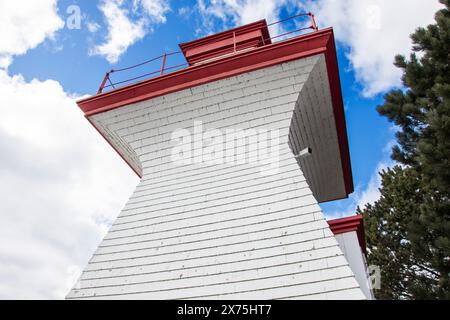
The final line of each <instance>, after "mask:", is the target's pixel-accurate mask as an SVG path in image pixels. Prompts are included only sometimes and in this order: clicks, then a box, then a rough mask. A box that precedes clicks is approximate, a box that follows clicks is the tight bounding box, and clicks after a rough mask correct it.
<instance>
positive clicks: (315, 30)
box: [308, 12, 319, 32]
mask: <svg viewBox="0 0 450 320" xmlns="http://www.w3.org/2000/svg"><path fill="white" fill-rule="evenodd" d="M308 16H309V20H311V28H312V29H313V30H314V32H317V31H319V29H318V28H317V25H316V21H315V20H314V15H313V14H312V13H311V12H308Z"/></svg>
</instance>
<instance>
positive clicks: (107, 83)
mask: <svg viewBox="0 0 450 320" xmlns="http://www.w3.org/2000/svg"><path fill="white" fill-rule="evenodd" d="M302 17H308V18H309V19H308V21H309V23H310V24H309V25H306V26H305V27H301V28H296V29H294V30H291V31H287V32H283V33H281V34H278V35H276V36H273V37H270V38H267V39H264V38H263V37H262V36H261V40H260V41H261V43H262V44H263V45H264V44H265V43H266V42H267V41H268V40H270V41H273V40H277V39H278V40H277V41H282V40H286V39H288V38H290V37H288V36H289V35H291V34H294V33H301V32H303V31H307V30H312V32H317V31H318V28H317V25H316V22H315V19H314V14H312V13H311V12H308V13H300V14H297V15H294V16H291V17H288V18H286V19H283V20H279V21H276V22H272V23H269V24H268V25H267V26H268V27H272V26H275V25H280V24H282V23H286V22H287V21H291V20H294V19H298V18H302ZM280 38H281V39H280ZM233 47H234V52H236V34H235V33H234V32H233ZM177 55H178V56H180V58H184V56H183V53H182V52H181V51H175V52H169V53H164V54H162V55H160V56H158V57H155V58H152V59H149V60H146V61H144V62H141V63H138V64H135V65H132V66H129V67H125V68H121V69H112V70H110V71H108V72H106V74H105V76H104V78H103V81H102V83H101V85H100V88H99V89H98V92H97V94H99V93H102V92H103V91H104V90H105V89H116V87H117V86H119V85H124V84H126V83H130V82H133V81H137V80H141V79H144V78H147V79H148V78H151V77H154V76H159V75H163V74H166V73H168V72H169V73H170V72H173V71H176V70H179V69H182V68H186V67H188V66H189V65H188V63H186V62H184V63H180V64H176V65H173V66H170V67H166V62H167V58H168V57H172V56H177ZM159 60H160V61H161V67H160V68H158V69H157V70H155V71H151V72H147V73H144V74H139V75H136V76H132V77H130V78H127V79H125V80H120V81H116V82H113V81H112V80H111V75H112V74H113V73H118V72H125V71H129V70H132V69H135V68H138V67H141V66H143V65H146V64H149V63H151V62H157V61H159Z"/></svg>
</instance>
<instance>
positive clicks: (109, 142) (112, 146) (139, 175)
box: [85, 116, 142, 178]
mask: <svg viewBox="0 0 450 320" xmlns="http://www.w3.org/2000/svg"><path fill="white" fill-rule="evenodd" d="M85 118H86V119H87V121H89V123H90V124H91V125H92V126H93V127H94V128H95V130H97V132H98V133H100V135H101V136H102V137H103V139H105V140H106V142H108V144H109V145H110V146H111V148H113V149H114V151H116V152H117V154H118V155H119V156H120V157H121V158H122V159H123V161H125V162H126V164H127V165H128V166H129V167H130V168H131V170H133V171H134V173H136V174H137V176H138V177H139V178H142V175H141V174H139V172H137V171H136V170H135V169H134V168H133V166H132V165H131V163H129V162H128V160H127V159H125V157H124V156H123V155H122V154H121V153H120V152H119V150H117V148H116V147H115V146H114V144H113V143H112V142H111V141H109V139H108V138H107V137H106V136H105V135H104V134H103V132H101V131H100V130H99V129H98V128H97V126H96V125H95V124H94V122H92V121H91V120H90V119H89V118H88V117H87V116H85Z"/></svg>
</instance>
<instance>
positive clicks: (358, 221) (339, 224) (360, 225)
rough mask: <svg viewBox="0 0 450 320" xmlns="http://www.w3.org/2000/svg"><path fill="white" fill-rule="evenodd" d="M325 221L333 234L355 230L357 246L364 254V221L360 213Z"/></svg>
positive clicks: (365, 249) (365, 250)
mask: <svg viewBox="0 0 450 320" xmlns="http://www.w3.org/2000/svg"><path fill="white" fill-rule="evenodd" d="M327 222H328V225H329V226H330V229H331V231H332V232H333V234H334V235H337V234H341V233H346V232H352V231H356V234H357V236H358V242H359V246H360V247H361V250H362V251H363V252H364V254H366V252H367V248H366V234H365V231H364V221H363V216H362V215H360V214H358V215H355V216H350V217H344V218H339V219H333V220H328V221H327Z"/></svg>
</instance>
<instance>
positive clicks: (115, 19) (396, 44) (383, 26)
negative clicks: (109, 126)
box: [0, 0, 439, 298]
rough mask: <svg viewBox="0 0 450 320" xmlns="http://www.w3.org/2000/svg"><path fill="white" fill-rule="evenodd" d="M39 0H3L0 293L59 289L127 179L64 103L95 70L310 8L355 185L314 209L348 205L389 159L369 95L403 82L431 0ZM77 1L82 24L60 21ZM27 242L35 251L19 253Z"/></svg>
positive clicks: (388, 139)
mask: <svg viewBox="0 0 450 320" xmlns="http://www.w3.org/2000/svg"><path fill="white" fill-rule="evenodd" d="M37 3H38V4H34V2H33V4H32V5H31V4H30V2H27V1H22V0H15V1H3V0H1V1H0V12H2V13H0V21H2V22H0V33H1V34H0V35H1V37H0V38H2V39H3V40H0V96H1V98H0V119H2V120H0V147H1V148H3V150H7V151H8V153H6V152H5V153H2V154H1V155H0V167H1V168H3V169H0V181H2V182H1V183H0V191H1V192H2V194H7V198H8V201H5V203H2V204H0V216H2V221H5V219H6V218H5V216H6V214H7V213H11V212H13V213H14V214H15V215H14V216H13V217H12V218H9V220H8V221H10V222H9V224H8V223H7V224H3V228H4V229H3V230H2V229H1V228H2V227H0V231H4V232H0V234H2V233H3V234H4V237H5V239H6V238H7V236H6V234H10V235H11V236H10V237H9V238H8V241H9V242H8V241H7V240H5V239H1V236H0V240H1V241H0V243H2V246H1V247H0V266H2V267H3V268H2V269H0V270H2V271H0V298H14V297H20V298H30V297H33V298H36V297H37V298H63V297H64V293H65V292H66V291H67V289H68V288H69V287H70V286H71V284H72V283H73V282H74V279H76V277H77V276H78V274H79V272H80V270H81V269H82V268H83V266H84V264H85V263H86V262H87V260H88V259H89V257H90V255H91V254H92V252H93V250H94V249H95V247H96V246H97V244H98V242H99V241H100V239H101V238H102V236H103V235H104V232H105V230H106V229H107V227H108V225H109V224H110V223H111V221H113V219H114V217H115V216H117V214H118V213H119V211H120V208H121V206H123V204H124V203H125V201H126V199H127V198H128V196H129V194H130V193H131V192H132V189H133V187H134V185H135V184H136V183H137V179H136V177H135V176H134V173H132V171H131V170H129V168H128V167H126V165H124V164H123V163H122V161H121V160H120V158H119V157H118V156H117V155H116V154H115V153H114V152H112V150H110V148H109V146H107V145H106V142H104V141H103V140H102V139H101V138H99V137H98V134H97V133H95V132H94V131H93V130H92V128H90V127H89V125H88V124H87V123H86V121H85V120H84V119H83V117H82V114H81V113H80V112H79V110H77V107H76V105H75V103H74V101H75V99H76V98H77V97H80V96H85V95H91V94H94V93H95V92H96V91H97V89H98V86H99V84H100V82H101V80H102V78H103V75H104V73H105V71H107V70H109V69H111V68H118V67H122V66H128V65H132V64H135V63H138V62H141V61H143V60H146V59H149V58H152V57H155V56H158V55H160V54H162V53H163V52H164V51H166V52H167V51H174V50H178V44H179V43H181V42H186V41H190V40H193V39H196V38H198V37H201V36H204V35H207V34H210V33H214V32H217V31H222V30H223V29H224V28H228V27H233V26H236V25H240V24H243V23H248V22H251V21H255V20H257V19H260V18H267V20H268V21H269V22H271V21H275V20H279V19H282V18H285V17H287V16H290V15H293V14H296V13H298V12H304V11H305V10H311V11H313V12H314V13H315V14H316V20H317V23H318V25H319V27H328V26H333V27H335V34H336V38H337V49H338V60H339V70H340V76H341V84H342V91H343V98H344V104H345V112H346V120H347V133H348V139H349V143H350V154H351V163H352V169H353V179H354V184H355V192H354V194H353V195H351V196H350V198H349V199H346V200H340V201H334V202H330V203H326V204H323V205H322V208H323V210H324V212H325V213H326V215H327V216H328V217H337V216H343V215H350V214H353V213H354V211H355V208H356V206H357V205H358V204H363V203H366V202H368V201H374V200H375V199H376V198H377V197H378V193H377V188H378V186H379V180H378V179H377V172H378V171H379V169H381V168H384V167H386V166H390V165H392V161H391V160H390V157H389V153H390V147H391V146H392V143H393V139H394V129H393V128H392V125H391V124H390V123H388V122H387V121H386V119H384V118H382V117H380V116H379V115H378V114H377V112H376V106H377V105H379V104H381V103H382V102H383V94H384V93H386V92H387V91H388V90H389V89H391V88H395V87H398V86H399V84H400V73H399V71H398V70H397V69H396V68H395V67H393V65H392V61H393V58H394V55H395V54H396V53H403V54H406V53H408V52H409V50H410V40H409V37H408V35H409V34H410V33H411V32H413V30H414V28H416V27H417V26H420V25H426V24H428V23H431V22H432V20H433V13H434V12H435V11H436V10H437V9H438V8H439V6H438V4H437V1H436V2H435V3H434V2H432V1H430V0H410V1H407V0H401V1H385V0H378V1H369V0H367V1H363V0H342V1H334V0H319V1H309V0H306V1H290V0H261V1H253V0H241V1H227V0H223V1H222V0H216V1H203V0H189V1H187V0H184V1H169V0H135V1H122V0H99V1H87V0H85V1H81V0H78V1H75V0H60V1H56V0H41V1H38V2H37ZM74 5H75V6H77V7H78V8H79V9H80V13H81V20H80V28H79V29H70V28H69V27H68V25H67V19H68V18H69V17H70V16H71V14H72V13H73V11H70V12H67V9H68V8H71V7H70V6H74ZM400 10H401V11H403V12H404V14H403V15H402V16H397V15H396V12H399V11H400ZM2 15H3V16H2ZM410 17H414V19H411V18H410ZM394 19H395V20H394ZM392 21H395V23H396V24H395V27H393V25H392ZM63 22H66V25H65V26H63ZM113 25H116V26H117V25H120V26H121V27H120V28H113V27H112V26H113ZM124 41H125V42H124ZM176 63H178V62H177V61H171V62H170V64H172V65H173V64H176ZM155 68H157V67H156V66H155ZM63 154H64V156H63ZM19 195H20V196H19ZM55 197H59V198H58V200H55ZM17 202H20V203H21V204H20V205H19V206H18V205H17ZM68 208H69V209H68ZM54 212H58V214H57V215H54V214H53V215H52V214H51V213H54ZM4 215H5V216H4ZM55 216H56V217H55ZM46 221H48V223H47V224H45V222H46ZM80 239H82V240H80ZM30 248H34V249H35V251H36V252H41V253H42V254H41V255H37V254H36V255H34V254H33V255H31V256H30V254H28V255H27V253H26V252H30ZM61 252H65V256H64V257H63V258H55V256H57V255H58V254H59V253H61ZM67 252H72V254H71V255H69V254H68V253H67ZM30 268H34V269H36V270H35V271H33V272H31V271H29V270H30ZM38 273H39V275H40V276H41V277H42V280H37V279H36V277H37V276H38ZM19 274H20V275H21V277H22V278H20V277H19V276H18V275H19ZM42 274H43V276H42ZM50 275H52V276H50ZM46 277H47V278H46ZM2 279H3V280H4V279H8V280H4V281H3V282H2ZM44 281H46V282H45V284H44ZM30 283H31V284H30ZM61 283H63V284H61ZM30 287H31V289H30ZM25 288H28V289H25Z"/></svg>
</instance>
